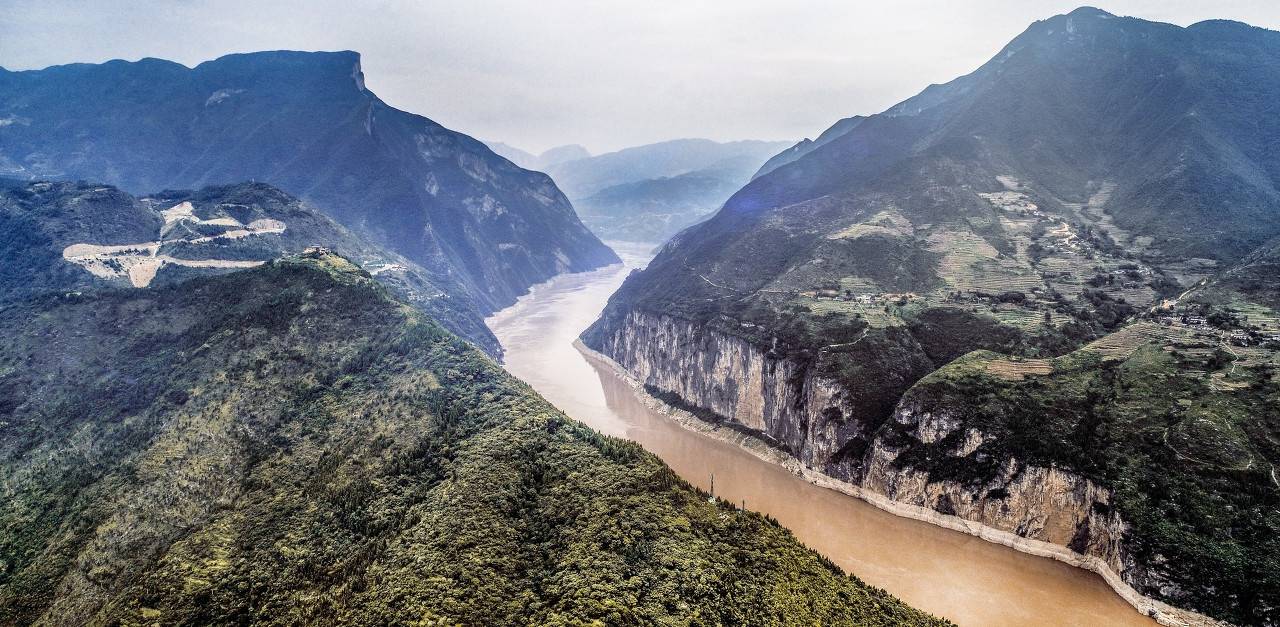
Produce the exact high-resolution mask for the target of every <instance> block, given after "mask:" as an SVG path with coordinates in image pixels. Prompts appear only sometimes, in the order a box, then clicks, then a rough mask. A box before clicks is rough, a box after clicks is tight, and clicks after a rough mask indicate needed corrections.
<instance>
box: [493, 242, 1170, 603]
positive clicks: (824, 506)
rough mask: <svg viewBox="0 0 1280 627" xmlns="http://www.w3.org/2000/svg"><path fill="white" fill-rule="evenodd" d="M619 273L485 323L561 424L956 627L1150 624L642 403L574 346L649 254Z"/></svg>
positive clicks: (577, 282)
mask: <svg viewBox="0 0 1280 627" xmlns="http://www.w3.org/2000/svg"><path fill="white" fill-rule="evenodd" d="M610 245H611V246H613V248H614V250H615V251H617V252H618V255H619V256H620V257H622V259H623V264H622V265H614V266H610V267H608V268H605V269H602V270H597V271H595V272H586V273H580V274H568V275H561V276H559V277H556V278H554V279H552V280H551V281H548V282H547V283H543V284H541V285H538V286H536V287H534V288H533V290H532V291H531V292H530V293H529V294H528V295H526V296H525V297H523V298H521V299H520V300H519V302H517V303H516V304H515V305H512V306H511V307H509V308H507V309H504V310H502V311H500V312H498V313H497V314H495V315H494V316H493V317H492V318H490V319H489V320H488V321H487V322H488V324H489V326H490V328H491V329H493V332H494V333H495V334H496V335H497V336H498V339H499V340H500V341H501V342H502V345H503V347H504V348H505V349H506V364H505V365H506V368H507V370H508V371H509V372H511V373H512V374H514V375H515V376H517V377H519V378H521V379H523V380H525V381H526V382H528V383H529V384H530V385H532V386H533V388H534V389H536V390H537V391H538V392H539V393H541V394H542V395H543V396H544V397H546V398H547V399H548V400H550V401H551V402H552V403H554V404H555V405H556V406H557V407H559V408H560V409H561V410H563V411H564V412H565V413H567V414H568V415H570V416H572V417H573V418H576V419H577V420H580V421H582V422H584V423H586V424H588V425H590V426H591V427H593V428H595V429H597V430H599V431H601V432H602V433H607V434H609V435H614V436H619V437H623V438H627V439H629V440H634V441H636V442H639V443H640V444H641V445H643V446H644V447H645V448H646V449H648V450H649V451H652V452H653V453H655V454H657V455H658V456H659V457H661V458H662V459H663V460H664V461H666V463H667V464H668V465H670V466H671V467H672V468H673V469H675V471H676V472H678V473H679V474H680V475H681V476H682V477H684V478H685V479H686V480H688V481H689V482H691V483H693V484H695V485H698V486H699V487H701V488H703V489H709V488H710V487H711V486H710V482H711V477H712V475H714V477H715V493H716V495H717V496H720V497H722V498H725V499H728V500H730V501H731V502H734V503H742V502H745V503H746V506H747V508H748V509H752V510H755V511H758V512H762V513H766V514H769V515H771V516H773V517H774V518H776V519H777V520H778V521H779V522H780V523H782V524H783V525H784V526H786V527H787V528H789V529H791V530H792V532H794V533H795V535H796V537H798V538H799V539H800V540H801V541H802V542H804V543H805V544H806V545H808V546H810V547H812V548H813V549H815V550H817V551H819V552H821V553H822V554H824V555H826V556H827V557H828V558H830V559H831V560H832V561H834V562H835V563H836V564H839V565H840V566H841V567H842V568H844V569H845V570H846V571H848V572H850V573H853V574H855V575H857V576H858V577H859V578H861V579H862V580H863V581H866V582H868V583H870V584H872V585H874V586H878V587H880V588H884V589H885V590H888V591H889V592H890V593H892V594H894V595H896V596H898V597H900V598H901V599H903V600H904V601H906V602H907V603H910V604H911V605H914V606H915V607H918V608H921V609H923V610H925V611H928V612H931V613H934V614H937V615H939V616H944V617H946V618H949V619H951V620H953V621H955V622H957V623H959V624H960V625H1079V626H1085V625H1088V626H1095V625H1148V626H1150V625H1154V624H1155V622H1154V621H1152V620H1150V619H1148V618H1147V617H1145V616H1143V615H1141V614H1139V613H1138V612H1137V611H1136V610H1134V609H1133V607H1131V606H1130V605H1129V604H1128V603H1126V602H1125V601H1124V600H1123V599H1121V598H1120V597H1119V596H1118V595H1116V594H1115V593H1114V592H1113V591H1112V590H1111V588H1110V587H1108V586H1107V584H1106V583H1105V582H1103V580H1102V578H1101V577H1099V576H1098V575H1096V574H1094V573H1091V572H1088V571H1085V570H1082V569H1079V568H1074V567H1072V566H1068V565H1066V564H1063V563H1061V562H1057V561H1054V560H1051V559H1047V558H1041V557H1034V556H1031V555H1027V554H1024V553H1019V552H1017V551H1014V550H1013V549H1010V548H1007V547H1004V546H1001V545H996V544H992V543H989V542H986V541H984V540H981V539H979V538H977V537H975V536H971V535H968V534H964V533H960V532H956V531H951V530H948V529H943V528H941V527H935V526H933V525H930V524H927V523H923V522H920V521H916V520H911V519H906V518H900V517H897V516H894V515H892V514H889V513H887V512H884V511H882V510H880V509H877V508H876V507H874V506H873V505H870V504H868V503H866V502H865V501H862V500H859V499H856V498H854V497H851V496H847V495H845V494H842V493H839V492H835V491H833V490H828V489H825V488H819V487H817V486H814V485H812V484H810V483H808V482H807V481H805V480H804V479H801V478H799V477H797V476H795V475H793V474H791V473H790V472H787V471H786V470H784V469H782V468H781V467H778V466H776V465H773V464H770V463H768V462H765V461H763V460H761V459H759V458H757V457H755V456H754V455H752V454H751V453H749V452H747V451H745V450H743V449H741V448H739V447H738V446H735V445H733V444H729V443H727V442H723V441H720V440H717V439H714V438H712V437H708V436H706V435H703V434H700V433H696V432H693V431H690V430H688V429H686V428H684V427H681V426H680V425H679V424H677V423H676V422H675V421H673V420H671V419H670V418H669V417H666V416H665V415H663V414H661V413H659V412H655V411H654V410H652V409H650V408H649V407H648V406H646V405H645V404H644V402H643V401H642V400H641V399H640V398H639V397H638V396H637V392H636V391H635V390H634V389H632V388H631V386H629V385H628V384H627V383H626V382H625V381H624V380H622V379H621V378H620V377H619V376H618V375H617V374H616V373H614V372H613V371H611V370H609V369H608V368H607V367H605V366H603V365H599V366H597V365H594V364H593V362H592V361H591V360H589V359H588V358H587V357H586V356H584V355H583V354H582V353H580V352H579V351H578V350H577V349H576V348H575V347H574V346H573V342H574V340H575V339H576V338H577V337H578V334H579V333H581V332H582V331H583V329H585V328H587V326H589V325H590V324H591V323H592V322H593V321H594V320H595V319H596V317H597V316H598V315H599V313H600V310H601V309H602V308H603V307H604V305H605V302H606V301H607V300H608V298H609V295H610V294H612V293H613V291H614V290H616V289H617V288H618V286H619V285H621V283H622V280H623V279H624V278H626V276H627V274H628V273H629V272H630V271H631V269H633V268H637V267H642V266H643V265H644V264H645V263H647V261H648V259H649V257H650V253H649V251H648V250H647V247H645V246H638V245H631V244H623V243H618V242H610Z"/></svg>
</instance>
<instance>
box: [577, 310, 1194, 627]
mask: <svg viewBox="0 0 1280 627" xmlns="http://www.w3.org/2000/svg"><path fill="white" fill-rule="evenodd" d="M584 340H585V341H586V344H587V346H588V347H589V348H592V349H594V350H596V351H597V352H599V353H601V354H603V355H605V356H607V357H609V358H610V359H612V360H613V361H615V362H616V363H617V364H618V366H619V367H620V368H622V369H623V370H625V371H626V373H627V374H629V375H630V376H631V377H634V379H635V380H637V382H638V383H640V384H643V386H644V388H645V389H646V390H648V391H650V392H651V393H653V394H654V395H655V396H658V397H660V398H663V399H664V400H667V401H668V402H671V403H673V404H675V405H677V406H679V407H681V408H682V409H686V410H688V411H690V412H691V413H693V414H695V415H698V416H699V417H700V418H702V419H704V420H711V421H714V422H721V423H725V424H728V425H730V426H734V427H737V428H739V429H740V430H750V431H752V432H754V433H755V434H757V435H758V436H760V437H761V438H762V439H764V440H765V441H767V442H769V443H771V444H773V445H775V447H777V448H781V449H782V450H783V451H785V452H786V453H787V454H788V455H790V456H791V457H793V458H794V459H795V460H796V461H798V462H799V463H800V464H801V465H802V466H803V472H804V474H806V475H807V476H809V477H810V479H811V480H813V481H814V482H815V483H820V484H822V485H827V486H828V487H833V488H836V489H839V490H842V491H845V492H847V493H850V494H853V495H855V496H859V497H861V498H865V499H866V500H868V501H870V502H872V503H874V504H876V505H877V506H879V507H882V508H884V509H887V510H889V511H892V512H894V513H897V514H900V515H904V516H909V517H912V518H917V519H921V520H926V521H928V522H933V523H935V524H940V525H942V526H946V527H950V528H953V529H957V530H961V531H966V532H968V533H972V534H975V535H979V536H982V537H983V538H985V539H987V540H990V541H994V542H999V543H1002V544H1005V545H1008V546H1011V547H1013V548H1016V549H1018V550H1022V551H1024V552H1029V553H1033V554H1037V555H1042V556H1046V557H1053V558H1055V559H1058V560H1061V561H1065V562H1068V563H1071V564H1073V565H1076V566H1079V567H1082V568H1087V569H1089V570H1093V571H1095V572H1098V573H1099V574H1101V575H1103V576H1104V578H1106V579H1107V581H1108V583H1110V584H1111V586H1112V587H1113V588H1115V589H1116V591H1117V592H1118V593H1119V594H1120V595H1121V596H1123V597H1124V598H1125V599H1126V600H1128V601H1129V602H1130V603H1132V604H1133V605H1134V606H1135V607H1136V608H1138V609H1139V611H1143V612H1144V613H1147V614H1149V615H1151V616H1153V617H1156V618H1157V619H1158V620H1160V621H1161V622H1162V623H1165V624H1172V625H1200V624H1215V623H1214V621H1212V619H1208V618H1206V617H1204V616H1201V615H1199V614H1197V613H1195V612H1191V611H1187V610H1185V609H1180V608H1176V607H1172V606H1170V605H1168V604H1166V603H1163V602H1161V601H1158V600H1155V598H1152V597H1157V598H1166V599H1171V598H1177V597H1179V596H1180V594H1181V591H1180V590H1178V589H1177V586H1176V584H1174V583H1172V582H1171V581H1170V580H1169V578H1168V577H1167V576H1166V573H1165V572H1163V571H1164V569H1162V568H1161V566H1162V565H1161V564H1160V563H1158V560H1157V563H1156V565H1155V567H1152V565H1151V563H1150V561H1149V560H1148V561H1143V560H1140V559H1137V558H1136V557H1135V556H1134V555H1133V554H1132V552H1131V551H1130V549H1129V544H1130V542H1131V541H1132V538H1131V537H1130V533H1129V532H1130V526H1129V525H1128V524H1127V523H1126V521H1124V520H1123V519H1122V517H1121V515H1120V513H1119V512H1118V511H1117V509H1116V507H1114V498H1115V497H1114V494H1113V492H1112V490H1111V489H1109V488H1108V487H1106V486H1104V485H1102V484H1100V483H1098V482H1096V481H1094V480H1093V479H1091V478H1089V477H1086V476H1083V475H1081V474H1078V473H1074V472H1071V471H1068V470H1065V469H1062V468H1059V467H1055V466H1054V465H1052V464H1039V463H1032V462H1028V461H1024V460H1022V459H1019V458H1018V457H1015V456H1008V455H1001V454H998V453H995V452H994V451H995V450H996V447H994V446H989V445H991V444H992V442H993V440H994V439H995V438H994V436H992V435H990V434H987V433H984V432H983V431H982V430H980V429H977V428H974V427H973V426H970V425H968V424H967V421H966V420H964V419H962V418H961V417H960V416H957V415H955V414H953V413H951V412H950V411H949V409H948V407H947V406H946V405H945V404H939V403H938V401H939V398H938V397H936V396H933V395H930V394H928V393H917V392H916V390H915V389H914V388H913V390H912V391H909V392H908V393H907V394H905V395H904V396H903V397H902V399H901V400H900V401H899V402H898V404H897V406H896V408H895V409H894V410H893V412H892V414H891V416H890V417H889V418H888V420H886V421H883V422H881V423H879V424H872V423H869V421H867V420H860V419H858V418H851V417H856V416H859V415H864V414H865V412H860V411H859V409H860V408H859V407H858V399H857V398H855V397H854V395H853V394H850V393H849V392H848V390H847V388H846V386H844V385H842V384H841V383H840V382H838V381H836V380H834V379H832V378H830V377H827V376H823V375H822V374H820V373H819V372H818V369H817V368H814V367H813V366H812V365H810V364H804V363H800V362H798V361H797V360H795V359H792V358H788V357H785V356H781V355H778V354H775V353H774V352H773V351H770V350H767V349H764V348H761V347H760V346H758V345H756V344H755V343H753V342H750V341H747V340H746V339H743V338H742V337H738V336H735V335H733V334H730V333H726V332H723V331H722V330H716V329H713V328H710V327H708V326H706V325H695V324H693V323H690V322H688V321H685V320H682V319H679V318H675V317H671V316H666V315H657V314H651V313H646V312H642V311H638V310H634V309H633V310H631V311H629V312H628V313H626V314H625V316H620V317H615V318H613V319H612V321H611V323H609V324H597V326H596V327H594V328H593V329H592V330H591V331H589V332H588V334H586V335H585V336H584Z"/></svg>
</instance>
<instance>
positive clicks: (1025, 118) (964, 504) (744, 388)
mask: <svg viewBox="0 0 1280 627" xmlns="http://www.w3.org/2000/svg"><path fill="white" fill-rule="evenodd" d="M1278 101H1280V33H1277V32H1274V31H1268V30H1263V29H1259V28H1254V27H1251V26H1248V25H1245V24H1240V23H1235V22H1224V21H1210V22H1203V23H1200V24H1195V25H1193V26H1190V27H1186V28H1182V27H1178V26H1174V25H1170V24H1161V23H1155V22H1148V21H1144V20H1140V19H1136V18H1122V17H1117V16H1113V15H1111V14H1108V13H1105V12H1103V11H1100V10H1097V9H1091V8H1082V9H1078V10H1076V11H1073V12H1071V13H1070V14H1066V15H1059V16H1055V17H1053V18H1050V19H1047V20H1044V21H1040V22H1036V23H1035V24H1033V25H1031V26H1030V27H1029V28H1028V29H1027V30H1026V31H1025V32H1024V33H1022V34H1021V35H1019V36H1018V37H1017V38H1015V39H1014V40H1013V41H1012V42H1010V43H1009V44H1008V45H1007V46H1006V47H1005V48H1004V49H1003V50H1001V51H1000V52H999V53H998V54H997V55H996V56H995V57H994V58H993V59H991V60H990V61H989V62H987V63H986V64H984V65H983V66H982V67H980V68H978V69H977V70H976V71H975V72H973V73H971V74H969V75H966V76H963V77H960V78H958V79H956V80H954V81H951V82H949V83H946V84H943V85H933V86H930V87H928V88H927V89H925V90H924V91H922V92H921V93H920V94H919V95H917V96H915V97H913V98H910V99H908V100H906V101H904V102H902V103H900V104H898V105H896V106H894V107H892V108H890V109H889V110H887V111H885V112H882V113H880V114H877V115H872V116H867V117H865V118H861V119H859V118H850V119H847V120H843V121H841V122H840V123H837V125H836V126H834V127H833V129H832V130H831V131H829V132H828V133H827V134H825V135H826V137H827V138H828V139H827V140H826V141H825V142H824V143H822V145H818V146H813V145H801V146H800V147H798V149H793V151H792V152H795V153H801V154H795V155H790V154H789V153H784V157H785V158H782V159H779V161H787V160H788V159H789V158H790V157H791V156H794V157H795V158H794V159H790V161H789V162H787V163H775V164H774V165H776V166H777V167H775V168H773V169H771V170H770V169H768V168H765V169H762V172H761V174H760V175H759V176H758V177H756V178H755V179H754V180H753V181H751V182H750V183H749V184H747V185H746V186H744V187H743V188H742V189H741V190H739V191H738V192H737V193H735V194H734V196H733V197H732V198H731V199H729V200H728V201H727V202H726V203H725V206H724V208H723V209H721V210H720V211H719V212H718V213H716V214H715V216H713V217H712V218H710V219H709V220H707V221H705V222H702V223H701V224H698V225H697V226H694V227H692V228H690V229H688V230H687V231H685V232H683V233H681V234H680V235H678V236H676V237H675V238H674V239H673V240H672V241H670V242H669V243H668V244H667V245H666V246H665V247H664V248H663V249H662V251H661V252H660V254H659V255H658V256H657V258H655V259H654V260H653V262H651V263H650V264H649V266H648V267H647V268H646V269H645V270H644V271H643V272H640V273H637V274H635V275H633V276H631V277H630V278H629V279H628V280H627V281H626V283H624V285H623V287H622V288H621V289H620V290H619V291H618V293H617V294H615V295H614V297H613V298H612V299H611V301H610V303H609V305H608V307H607V308H606V309H605V311H604V313H603V314H602V316H601V319H600V320H599V321H597V322H596V323H595V324H594V325H593V326H592V328H590V329H589V330H588V331H587V332H586V333H584V335H583V339H584V341H585V343H586V344H587V345H588V346H589V347H591V348H592V349H594V350H597V351H600V352H602V353H604V354H606V355H607V356H609V357H611V358H612V359H614V360H615V361H617V362H618V363H619V364H621V365H622V366H623V367H624V368H626V369H627V370H629V371H630V372H631V373H632V374H633V375H634V376H636V377H637V378H639V379H641V380H642V381H643V382H644V383H645V385H646V386H647V388H648V389H649V390H650V391H651V392H653V393H654V394H655V395H657V396H659V397H662V398H672V399H676V400H677V402H678V403H680V404H681V405H683V406H688V407H692V408H693V409H695V410H697V412H698V413H700V414H701V415H703V416H705V417H707V418H708V419H711V420H716V421H724V422H730V423H734V424H736V425H738V426H740V427H745V428H747V429H750V430H753V431H755V432H756V433H757V434H758V436H759V437H760V438H761V439H764V440H766V441H768V442H770V443H772V444H773V445H775V446H777V447H780V448H782V449H784V450H786V451H789V452H790V453H791V454H792V455H793V456H794V457H795V458H797V459H798V460H799V461H800V462H801V463H804V464H806V465H808V466H809V467H811V468H814V469H817V470H820V471H821V472H823V473H826V474H827V475H829V476H830V477H832V478H833V479H834V480H836V481H838V482H840V485H845V486H847V488H846V489H847V490H849V491H850V492H853V493H859V494H867V493H871V494H879V495H881V496H883V497H887V498H888V499H891V500H893V501H897V502H898V503H900V504H901V505H902V506H904V507H906V506H910V507H919V508H923V510H924V511H928V512H929V513H928V516H930V517H934V518H937V517H942V518H947V517H950V518H948V520H950V522H949V523H947V524H949V525H953V526H963V528H969V529H977V528H979V527H978V526H982V527H983V528H985V529H986V530H985V531H984V532H983V533H984V537H996V538H1003V539H1002V540H1001V541H1002V542H1005V543H1007V544H1011V545H1015V546H1023V547H1031V548H1028V550H1034V551H1036V552H1039V553H1042V554H1050V555H1055V556H1057V557H1059V558H1060V559H1063V560H1066V561H1068V562H1071V563H1075V564H1078V565H1080V566H1082V567H1085V568H1090V569H1092V570H1095V571H1098V572H1100V573H1103V574H1104V575H1105V576H1107V578H1108V581H1109V583H1111V585H1112V586H1113V587H1115V588H1116V589H1117V590H1118V591H1120V592H1121V593H1122V594H1123V595H1124V596H1125V598H1127V599H1129V600H1130V601H1131V602H1133V603H1134V604H1135V605H1136V606H1137V607H1139V609H1141V610H1142V611H1144V612H1148V613H1152V614H1153V615H1157V616H1162V617H1164V618H1165V619H1166V620H1170V621H1175V622H1177V621H1183V622H1186V621H1191V622H1194V621H1197V620H1201V618H1198V617H1197V616H1198V615H1197V614H1192V612H1196V613H1199V614H1204V615H1209V616H1212V617H1214V618H1217V619H1221V620H1226V621H1230V622H1234V623H1239V624H1277V623H1280V614H1278V613H1277V612H1280V597H1277V595H1276V590H1280V585H1277V581H1276V579H1275V577H1276V573H1280V568H1277V565H1280V544H1277V542H1276V540H1275V538H1277V537H1280V514H1278V512H1280V483H1277V481H1276V478H1275V477H1276V470H1275V469H1276V466H1277V465H1278V464H1280V449H1277V448H1276V447H1275V442H1276V441H1278V440H1277V435H1278V434H1280V431H1278V429H1280V423H1277V417H1276V414H1275V412H1274V408H1275V407H1276V406H1277V404H1276V401H1277V400H1280V396H1277V394H1280V383H1278V382H1277V380H1276V378H1275V376H1274V374H1273V370H1274V367H1275V366H1276V365H1277V364H1280V350H1278V349H1280V326H1278V325H1277V320H1280V309H1276V307H1277V306H1278V305H1280V303H1277V301H1276V300H1275V296H1274V295H1275V294H1277V293H1280V292H1278V291H1277V288H1278V287H1280V277H1278V276H1277V275H1276V274H1275V273H1274V272H1272V270H1273V269H1274V268H1275V264H1274V263H1273V262H1274V260H1275V258H1276V257H1275V255H1274V251H1275V241H1277V240H1276V238H1277V236H1278V235H1280V192H1277V190H1278V189H1280V152H1277V151H1275V150H1273V149H1272V147H1274V146H1275V145H1277V143H1278V142H1280V115H1277V114H1276V111H1275V108H1274V106H1273V103H1275V102H1278ZM849 120H856V123H853V122H850V121H849ZM816 143H817V142H814V144H816ZM930 510H931V511H930Z"/></svg>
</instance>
